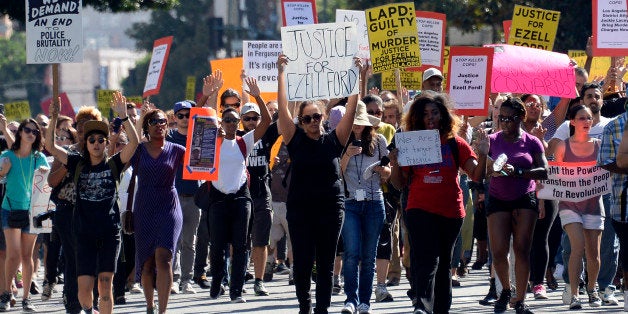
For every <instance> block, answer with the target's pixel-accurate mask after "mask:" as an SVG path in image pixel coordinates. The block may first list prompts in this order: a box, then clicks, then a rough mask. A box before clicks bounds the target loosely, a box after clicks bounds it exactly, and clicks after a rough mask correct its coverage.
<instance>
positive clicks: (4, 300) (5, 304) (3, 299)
mask: <svg viewBox="0 0 628 314" xmlns="http://www.w3.org/2000/svg"><path fill="white" fill-rule="evenodd" d="M10 309H11V293H10V292H5V293H3V294H2V295H0V312H6V311H8V310H10Z"/></svg>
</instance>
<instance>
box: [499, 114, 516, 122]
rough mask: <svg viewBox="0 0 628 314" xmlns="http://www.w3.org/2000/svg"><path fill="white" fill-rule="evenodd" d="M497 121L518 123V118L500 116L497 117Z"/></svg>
mask: <svg viewBox="0 0 628 314" xmlns="http://www.w3.org/2000/svg"><path fill="white" fill-rule="evenodd" d="M498 119H499V121H500V122H517V121H519V117H518V116H502V115H499V116H498Z"/></svg>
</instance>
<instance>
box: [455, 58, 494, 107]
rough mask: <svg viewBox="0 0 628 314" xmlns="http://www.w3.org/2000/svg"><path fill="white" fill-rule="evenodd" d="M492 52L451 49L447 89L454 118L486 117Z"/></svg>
mask: <svg viewBox="0 0 628 314" xmlns="http://www.w3.org/2000/svg"><path fill="white" fill-rule="evenodd" d="M492 66H493V48H474V47H451V49H450V55H449V75H448V76H447V86H448V88H449V96H450V97H451V100H452V101H453V103H454V108H455V109H456V114H459V115H468V116H486V115H487V114H488V97H489V94H490V91H489V89H490V82H491V68H492Z"/></svg>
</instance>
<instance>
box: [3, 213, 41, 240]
mask: <svg viewBox="0 0 628 314" xmlns="http://www.w3.org/2000/svg"><path fill="white" fill-rule="evenodd" d="M9 212H10V210H8V209H4V208H3V209H2V230H4V229H9ZM30 231H31V224H30V223H29V224H28V226H26V227H24V228H22V232H24V233H31V232H30ZM33 234H34V233H33ZM2 237H3V239H4V236H2Z"/></svg>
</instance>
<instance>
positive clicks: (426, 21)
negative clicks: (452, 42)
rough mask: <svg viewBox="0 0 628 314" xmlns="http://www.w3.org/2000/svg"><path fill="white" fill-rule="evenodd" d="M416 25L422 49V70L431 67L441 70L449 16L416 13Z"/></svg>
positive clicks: (434, 13) (422, 12)
mask: <svg viewBox="0 0 628 314" xmlns="http://www.w3.org/2000/svg"><path fill="white" fill-rule="evenodd" d="M416 23H417V26H418V29H419V47H420V49H421V67H420V70H425V69H428V68H430V67H436V68H441V67H442V66H443V54H444V50H445V32H446V29H447V16H446V15H445V14H442V13H436V12H428V11H416Z"/></svg>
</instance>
